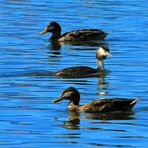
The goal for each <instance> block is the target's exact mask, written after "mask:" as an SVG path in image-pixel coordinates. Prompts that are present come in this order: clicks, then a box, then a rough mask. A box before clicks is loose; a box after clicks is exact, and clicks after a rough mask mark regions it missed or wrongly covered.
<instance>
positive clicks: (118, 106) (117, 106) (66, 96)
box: [53, 87, 140, 113]
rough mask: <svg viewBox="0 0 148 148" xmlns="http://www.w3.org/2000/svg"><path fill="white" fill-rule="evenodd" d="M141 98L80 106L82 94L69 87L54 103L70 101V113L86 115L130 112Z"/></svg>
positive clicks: (113, 99) (117, 99) (96, 102)
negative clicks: (83, 113)
mask: <svg viewBox="0 0 148 148" xmlns="http://www.w3.org/2000/svg"><path fill="white" fill-rule="evenodd" d="M139 99H140V98H136V99H127V98H112V99H100V100H99V99H98V100H94V101H92V102H90V103H87V104H85V105H79V101H80V94H79V91H78V90H77V89H75V88H74V87H69V88H67V89H65V90H64V91H63V92H62V95H61V96H60V97H59V98H57V99H55V100H54V101H53V102H54V103H57V102H59V101H62V100H70V103H69V105H68V110H69V111H70V112H86V113H101V112H111V111H130V110H132V108H133V107H134V105H135V104H136V103H137V101H138V100H139Z"/></svg>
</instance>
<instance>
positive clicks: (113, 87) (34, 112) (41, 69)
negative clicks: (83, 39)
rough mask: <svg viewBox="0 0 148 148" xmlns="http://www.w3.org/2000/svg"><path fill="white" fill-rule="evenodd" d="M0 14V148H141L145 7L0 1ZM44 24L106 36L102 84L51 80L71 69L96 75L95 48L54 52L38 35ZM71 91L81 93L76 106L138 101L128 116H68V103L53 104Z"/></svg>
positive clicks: (118, 2) (69, 0) (118, 1)
mask: <svg viewBox="0 0 148 148" xmlns="http://www.w3.org/2000/svg"><path fill="white" fill-rule="evenodd" d="M0 10H1V15H0V54H1V58H0V69H1V70H0V147H6V148H10V147H11V148H16V147H18V148H20V147H21V148H37V147H38V148H41V147H43V148H45V147H62V146H64V147H76V146H83V147H97V146H102V147H134V148H135V147H147V141H148V134H147V133H148V124H147V123H148V107H147V103H148V102H147V101H148V100H147V96H148V87H147V86H148V59H147V56H148V49H147V46H148V37H147V34H148V29H147V24H148V2H147V0H141V1H139V0H131V1H125V0H112V1H111V0H100V1H98V0H77V1H73V0H63V1H61V0H55V1H51V0H43V1H39V0H1V5H0ZM50 21H57V22H59V23H60V24H61V26H62V32H66V31H70V30H73V29H82V28H99V29H102V30H104V31H107V32H109V35H108V37H107V38H106V40H105V43H106V44H108V45H109V47H110V50H111V54H112V55H113V56H112V57H111V58H108V59H107V60H106V61H105V67H106V69H107V70H110V72H109V73H108V74H107V75H106V77H105V78H104V79H100V78H96V77H93V78H79V79H60V78H56V77H54V76H52V74H51V73H52V72H55V71H57V70H60V69H62V68H65V67H69V66H76V65H87V66H90V67H94V68H95V67H96V59H95V52H96V49H97V48H98V46H97V45H94V46H89V45H87V46H77V45H60V46H58V47H53V45H52V44H51V43H50V42H49V40H48V38H49V37H50V34H46V35H44V36H39V32H40V31H42V29H44V28H45V27H46V25H47V24H48V22H50ZM102 81H103V82H104V83H102ZM69 86H73V87H76V88H78V89H79V90H80V92H81V96H82V97H81V98H82V99H81V103H82V104H84V103H87V102H89V101H92V100H94V99H97V98H105V97H107V98H112V97H129V98H133V97H137V96H141V97H142V99H141V100H140V101H139V102H138V103H137V105H136V106H135V108H134V110H133V112H131V113H129V114H120V115H119V114H117V115H116V114H115V115H114V114H113V115H112V114H110V115H106V114H101V115H99V114H97V115H92V114H80V115H73V114H70V113H68V112H67V110H66V108H67V102H66V101H63V102H61V103H59V104H53V103H52V100H53V99H54V98H55V97H57V96H59V95H60V93H61V91H62V90H63V89H64V88H66V87H69Z"/></svg>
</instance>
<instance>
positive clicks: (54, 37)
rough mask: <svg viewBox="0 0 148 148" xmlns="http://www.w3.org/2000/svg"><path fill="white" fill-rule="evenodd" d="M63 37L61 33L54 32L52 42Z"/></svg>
mask: <svg viewBox="0 0 148 148" xmlns="http://www.w3.org/2000/svg"><path fill="white" fill-rule="evenodd" d="M60 37H61V32H54V33H52V36H51V38H50V39H51V40H57V39H59V38H60Z"/></svg>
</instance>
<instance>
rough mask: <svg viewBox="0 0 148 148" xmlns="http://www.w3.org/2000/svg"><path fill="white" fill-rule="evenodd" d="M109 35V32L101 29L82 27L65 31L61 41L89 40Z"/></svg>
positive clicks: (100, 38)
mask: <svg viewBox="0 0 148 148" xmlns="http://www.w3.org/2000/svg"><path fill="white" fill-rule="evenodd" d="M106 36H107V33H106V32H104V31H102V30H99V29H82V30H73V31H70V32H66V33H64V34H63V35H62V36H61V38H60V39H59V41H79V40H81V41H87V40H97V39H99V40H102V39H104V38H105V37H106Z"/></svg>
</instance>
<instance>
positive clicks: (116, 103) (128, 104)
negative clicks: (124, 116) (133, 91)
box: [80, 98, 139, 113]
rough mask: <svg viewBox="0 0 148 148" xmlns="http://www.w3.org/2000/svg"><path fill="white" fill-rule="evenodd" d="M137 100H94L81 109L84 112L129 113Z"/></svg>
mask: <svg viewBox="0 0 148 148" xmlns="http://www.w3.org/2000/svg"><path fill="white" fill-rule="evenodd" d="M138 100H139V99H126V98H125V99H124V98H114V99H100V100H94V101H93V102H91V103H88V104H86V105H84V106H82V107H80V108H81V110H83V111H84V112H89V113H90V112H91V113H97V112H110V111H130V110H131V109H132V108H133V106H134V105H135V104H136V102H137V101H138Z"/></svg>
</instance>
